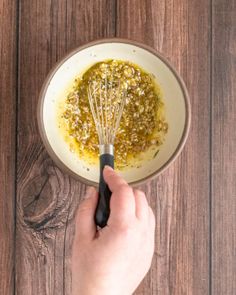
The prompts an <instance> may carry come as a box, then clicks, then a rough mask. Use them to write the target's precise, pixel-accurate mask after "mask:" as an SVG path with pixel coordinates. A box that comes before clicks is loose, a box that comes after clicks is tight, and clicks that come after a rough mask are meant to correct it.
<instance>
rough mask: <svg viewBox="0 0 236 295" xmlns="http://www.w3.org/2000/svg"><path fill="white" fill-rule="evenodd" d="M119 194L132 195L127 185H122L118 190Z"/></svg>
mask: <svg viewBox="0 0 236 295" xmlns="http://www.w3.org/2000/svg"><path fill="white" fill-rule="evenodd" d="M119 192H120V193H122V194H133V190H132V188H131V187H130V186H129V185H127V184H122V185H121V186H120V188H119Z"/></svg>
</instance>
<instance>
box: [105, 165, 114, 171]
mask: <svg viewBox="0 0 236 295" xmlns="http://www.w3.org/2000/svg"><path fill="white" fill-rule="evenodd" d="M104 169H106V170H107V171H113V170H114V169H113V168H112V167H111V166H108V165H105V167H104Z"/></svg>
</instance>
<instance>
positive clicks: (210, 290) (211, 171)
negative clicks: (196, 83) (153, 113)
mask: <svg viewBox="0 0 236 295" xmlns="http://www.w3.org/2000/svg"><path fill="white" fill-rule="evenodd" d="M209 4H210V9H209V10H210V50H209V51H210V67H209V72H210V91H209V92H210V114H209V120H210V124H209V126H210V129H209V153H210V155H209V156H210V159H209V166H210V167H209V294H210V295H212V189H213V187H212V185H213V182H212V177H213V166H212V164H213V159H212V157H213V156H212V154H213V151H212V147H213V144H212V140H213V138H212V136H213V135H212V128H213V126H212V124H213V111H212V109H213V99H212V93H213V77H212V73H213V36H212V34H213V27H212V26H213V0H210V3H209Z"/></svg>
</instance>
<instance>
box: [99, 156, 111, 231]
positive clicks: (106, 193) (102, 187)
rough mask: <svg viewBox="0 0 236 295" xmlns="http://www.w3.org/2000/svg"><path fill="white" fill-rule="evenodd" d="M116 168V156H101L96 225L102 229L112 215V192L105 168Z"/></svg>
mask: <svg viewBox="0 0 236 295" xmlns="http://www.w3.org/2000/svg"><path fill="white" fill-rule="evenodd" d="M106 165H107V166H110V167H112V168H114V156H113V155H111V154H102V155H100V180H99V198H98V204H97V208H96V212H95V223H96V225H98V226H100V227H104V226H106V225H107V220H108V218H109V215H110V198H111V191H110V189H109V187H108V185H107V184H106V182H105V180H104V178H103V169H104V167H105V166H106Z"/></svg>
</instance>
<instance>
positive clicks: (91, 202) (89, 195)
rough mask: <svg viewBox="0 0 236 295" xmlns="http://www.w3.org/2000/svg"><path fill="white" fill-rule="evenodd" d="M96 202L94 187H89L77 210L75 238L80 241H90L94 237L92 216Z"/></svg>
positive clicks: (94, 229)
mask: <svg viewBox="0 0 236 295" xmlns="http://www.w3.org/2000/svg"><path fill="white" fill-rule="evenodd" d="M97 201H98V193H97V191H96V190H95V188H94V187H89V188H88V190H87V192H86V195H85V198H84V200H83V201H82V202H81V204H80V205H79V208H78V212H77V216H76V233H75V235H76V237H75V238H78V239H80V240H81V241H82V240H83V241H91V240H93V238H94V237H95V235H96V225H95V222H94V214H95V210H96V206H97Z"/></svg>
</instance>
